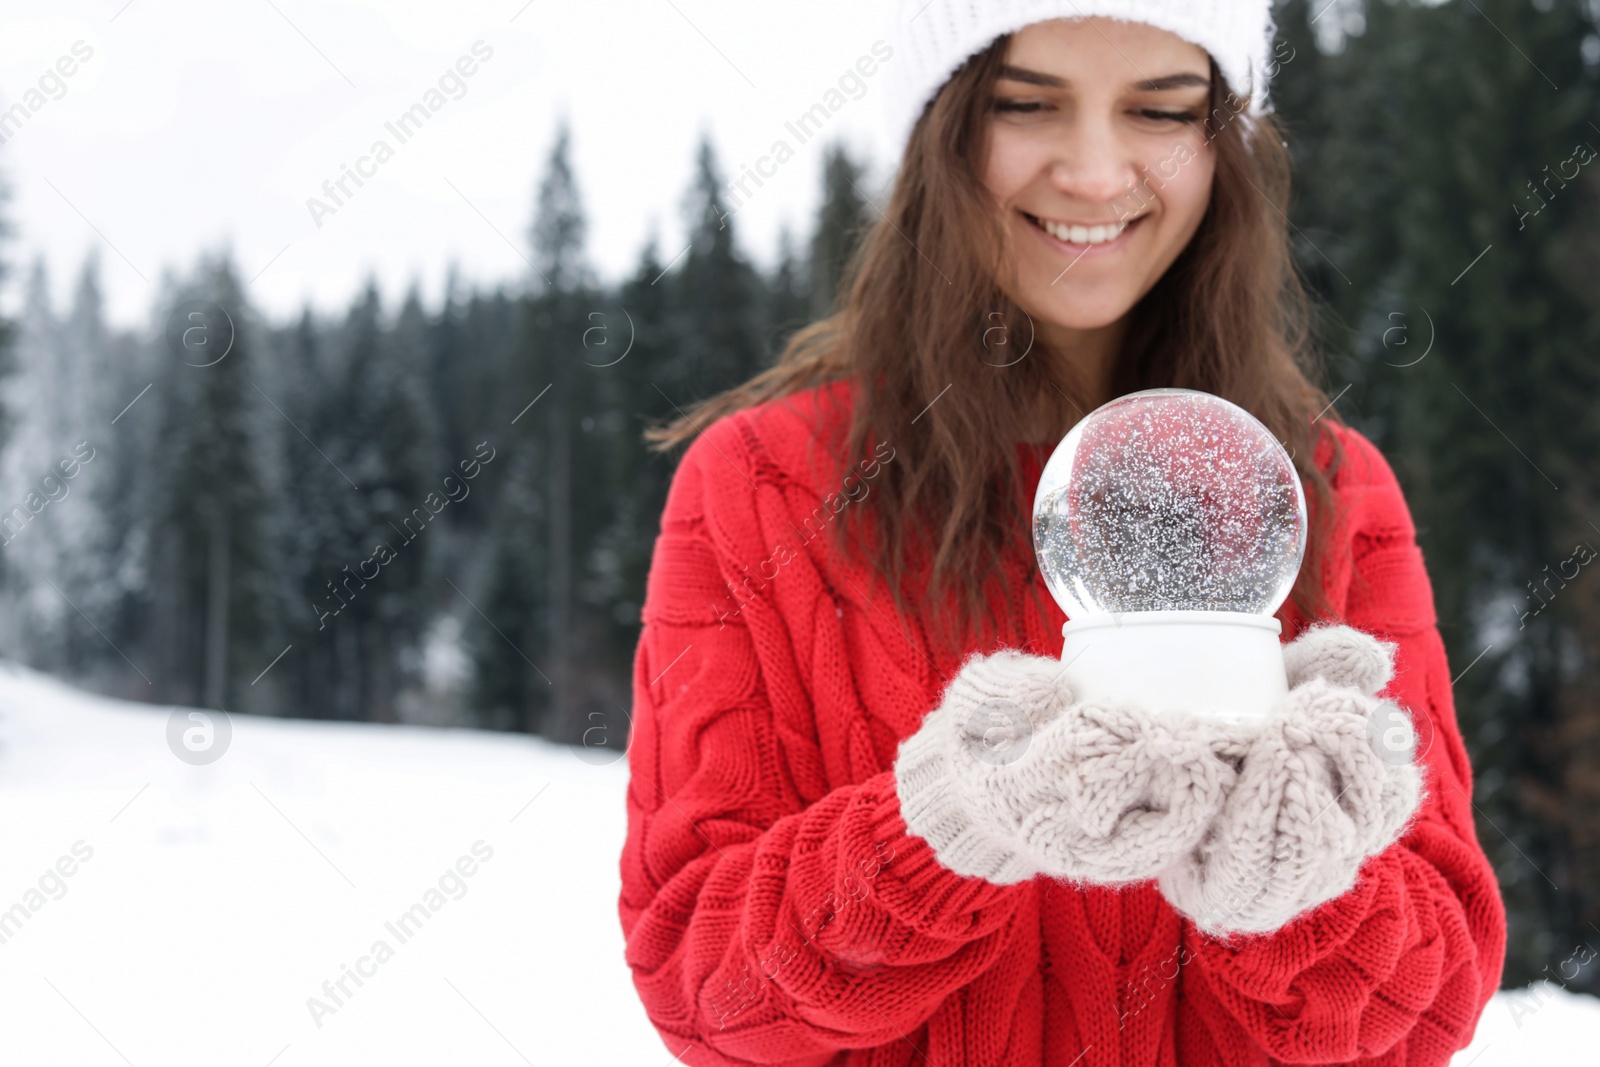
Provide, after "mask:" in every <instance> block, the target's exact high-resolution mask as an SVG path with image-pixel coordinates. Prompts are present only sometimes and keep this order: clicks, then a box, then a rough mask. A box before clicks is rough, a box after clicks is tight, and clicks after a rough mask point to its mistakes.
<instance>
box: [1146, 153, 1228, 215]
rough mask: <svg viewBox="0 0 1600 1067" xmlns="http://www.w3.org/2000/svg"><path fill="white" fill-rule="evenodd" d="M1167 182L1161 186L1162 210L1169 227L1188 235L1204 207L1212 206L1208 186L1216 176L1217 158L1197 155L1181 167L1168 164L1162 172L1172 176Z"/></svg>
mask: <svg viewBox="0 0 1600 1067" xmlns="http://www.w3.org/2000/svg"><path fill="white" fill-rule="evenodd" d="M1174 169H1176V171H1177V173H1175V174H1173V176H1172V178H1171V180H1170V181H1167V182H1165V183H1164V184H1163V186H1162V188H1161V191H1160V194H1159V195H1160V197H1161V207H1162V210H1163V212H1164V213H1165V214H1166V215H1167V217H1168V220H1169V226H1170V227H1171V229H1172V230H1173V231H1175V232H1178V233H1182V234H1185V235H1187V234H1191V233H1193V232H1194V231H1195V229H1196V228H1197V227H1198V226H1199V225H1200V220H1201V219H1202V218H1203V217H1204V216H1205V213H1206V208H1207V207H1208V206H1209V205H1210V203H1211V183H1212V180H1213V179H1214V177H1215V176H1216V170H1217V167H1216V158H1215V157H1214V156H1213V155H1212V154H1211V153H1210V152H1209V151H1207V152H1199V153H1196V154H1195V156H1194V158H1192V159H1190V160H1189V161H1188V162H1187V163H1184V164H1182V165H1181V166H1176V167H1175V166H1174V164H1173V163H1171V162H1169V163H1168V164H1167V166H1166V170H1165V172H1164V173H1172V172H1173V170H1174Z"/></svg>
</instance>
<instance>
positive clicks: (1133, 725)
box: [894, 650, 1234, 885]
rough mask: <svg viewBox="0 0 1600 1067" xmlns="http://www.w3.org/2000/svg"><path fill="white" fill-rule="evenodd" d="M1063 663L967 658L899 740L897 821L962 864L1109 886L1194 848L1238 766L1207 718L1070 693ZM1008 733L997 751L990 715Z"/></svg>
mask: <svg viewBox="0 0 1600 1067" xmlns="http://www.w3.org/2000/svg"><path fill="white" fill-rule="evenodd" d="M1061 673H1062V668H1061V662H1060V660H1057V659H1048V658H1045V657H1043V656H1029V655H1024V654H1022V653H1019V652H1016V651H1012V650H1007V651H1002V652H998V653H995V654H994V655H992V656H983V657H976V658H974V659H972V660H970V661H968V663H967V664H966V665H965V666H964V667H962V669H961V673H959V674H958V675H956V677H955V680H954V681H953V682H951V684H950V687H949V689H947V690H946V691H945V694H944V697H943V699H942V701H941V702H940V704H939V706H938V708H936V709H935V710H934V711H933V712H932V713H930V714H929V716H928V717H927V719H925V720H924V721H923V724H922V726H921V728H920V729H918V731H917V732H916V733H915V734H913V735H912V736H911V737H909V738H907V739H906V740H905V741H904V742H903V743H902V744H901V746H900V752H899V756H898V758H897V759H896V761H895V766H894V770H895V779H896V782H897V785H898V790H899V796H900V810H901V813H902V815H903V816H904V817H905V821H906V825H907V827H908V828H909V829H910V831H911V832H912V833H914V834H916V835H917V836H918V837H922V838H924V839H926V840H927V841H928V843H929V844H931V845H932V846H933V849H934V852H935V853H936V854H937V855H938V857H939V860H940V862H941V863H942V864H944V866H946V867H949V868H950V869H951V870H953V871H955V872H956V873H958V874H966V875H973V876H977V877H982V878H987V879H989V880H990V881H992V882H999V883H1009V882H1016V881H1021V880H1023V879H1025V878H1031V877H1033V876H1034V875H1037V874H1048V875H1051V876H1052V877H1056V878H1062V879H1069V880H1072V881H1080V882H1098V883H1102V884H1106V885H1118V884H1122V883H1126V882H1137V881H1142V880H1144V879H1148V878H1152V877H1154V876H1155V875H1156V874H1157V873H1158V872H1160V871H1162V870H1163V869H1165V868H1167V867H1169V866H1171V865H1172V864H1174V863H1176V862H1177V861H1178V860H1179V859H1180V858H1181V857H1182V856H1184V855H1185V854H1186V853H1188V852H1191V851H1192V850H1194V849H1195V848H1196V847H1197V846H1198V845H1199V844H1200V840H1201V835H1202V834H1204V833H1205V831H1206V828H1207V825H1208V824H1209V823H1210V822H1211V821H1212V819H1213V818H1214V817H1215V816H1216V815H1217V813H1218V809H1219V808H1220V806H1221V802H1222V799H1223V795H1224V790H1225V788H1226V786H1227V785H1228V784H1230V783H1231V781H1232V779H1233V777H1234V772H1233V769H1232V767H1230V766H1228V765H1227V764H1226V763H1224V762H1223V761H1222V760H1219V759H1218V758H1217V757H1216V755H1215V754H1214V753H1213V748H1214V746H1215V737H1214V734H1213V732H1212V731H1211V730H1210V724H1209V723H1207V722H1205V721H1203V720H1197V719H1191V720H1179V719H1170V720H1169V719H1166V718H1156V717H1152V716H1149V715H1146V714H1144V713H1142V712H1140V711H1138V710H1137V709H1131V708H1129V709H1124V708H1116V709H1110V708H1104V707H1100V706H1097V705H1084V704H1076V703H1073V701H1072V695H1071V693H1070V691H1069V690H1068V688H1067V685H1066V684H1065V682H1063V681H1061V680H1060V679H1061ZM990 724H993V725H992V726H990V729H991V730H993V729H1000V730H1002V731H1003V732H1004V733H1005V734H1006V735H1007V737H1006V740H1007V741H1008V742H1009V744H1008V746H1007V748H1006V749H1005V750H1002V751H1000V752H998V753H995V754H992V755H991V754H990V749H989V748H987V747H986V745H985V742H986V741H987V740H989V739H988V738H987V737H986V734H988V733H989V731H988V730H983V729H980V728H979V727H983V726H986V725H990Z"/></svg>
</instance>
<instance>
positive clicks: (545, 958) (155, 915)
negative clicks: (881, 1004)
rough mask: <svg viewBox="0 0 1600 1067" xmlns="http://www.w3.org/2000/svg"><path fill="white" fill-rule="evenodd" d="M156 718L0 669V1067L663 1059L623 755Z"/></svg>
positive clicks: (1529, 998) (1594, 1005)
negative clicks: (174, 742) (640, 993)
mask: <svg viewBox="0 0 1600 1067" xmlns="http://www.w3.org/2000/svg"><path fill="white" fill-rule="evenodd" d="M174 710H175V709H170V708H153V707H150V706H148V705H141V704H129V703H124V702H120V701H114V700H107V699H103V698H100V697H95V696H91V695H88V694H85V693H82V692H80V691H78V690H75V689H72V688H70V687H68V686H66V685H63V684H61V683H59V682H56V681H54V680H52V679H49V678H46V677H44V676H42V675H38V674H35V673H33V672H30V671H25V670H21V669H17V668H13V667H9V666H3V665H0V827H3V833H0V938H3V941H0V1004H4V1005H5V1010H4V1014H3V1020H4V1021H3V1023H0V1063H4V1064H7V1065H10V1064H17V1065H19V1067H46V1065H57V1064H59V1065H62V1067H67V1065H70V1067H95V1065H99V1064H104V1065H107V1067H112V1065H116V1064H127V1065H131V1067H146V1065H151V1067H154V1065H188V1064H195V1065H205V1067H211V1065H220V1064H238V1065H243V1067H267V1065H269V1064H271V1065H274V1067H299V1065H303V1064H341V1065H342V1064H372V1065H382V1067H399V1065H405V1064H428V1065H433V1064H465V1063H473V1064H478V1063H482V1064H515V1063H521V1062H528V1063H538V1064H580V1063H581V1064H600V1065H612V1064H616V1065H624V1064H625V1065H629V1067H668V1065H670V1064H671V1063H673V1062H674V1061H673V1057H672V1055H671V1053H672V1051H674V1050H669V1049H667V1048H666V1046H664V1045H663V1044H662V1042H661V1041H660V1039H659V1038H658V1037H657V1036H656V1033H655V1031H654V1030H653V1029H652V1028H651V1026H650V1024H649V1022H648V1020H647V1019H646V1018H645V1015H644V1012H643V1010H642V1009H641V1008H640V1006H639V1004H638V1001H637V999H636V998H635V996H634V993H633V987H632V985H631V983H630V982H629V979H628V973H627V969H626V967H625V966H624V964H623V960H622V934H621V929H620V927H619V925H618V921H617V913H616V899H617V889H618V882H617V878H618V875H617V861H618V856H619V853H620V850H621V843H622V835H623V829H624V808H623V790H624V788H625V785H626V782H627V768H626V764H625V762H624V761H620V760H618V761H613V762H611V763H608V764H597V763H591V762H586V761H585V760H583V759H580V758H578V756H577V755H576V754H575V753H574V752H573V751H571V750H568V749H564V748H560V747H557V746H553V745H548V744H544V743H541V742H538V741H535V740H531V739H528V738H520V737H508V736H503V735H489V734H480V733H473V732H469V731H455V730H436V729H430V728H424V727H408V726H399V727H392V726H391V727H384V726H365V725H335V724H323V723H309V722H298V721H293V720H277V719H270V720H264V719H257V718H249V717H245V716H236V717H234V718H232V719H231V721H230V725H231V727H232V737H231V740H230V741H229V743H228V748H227V750H226V751H225V752H224V753H223V755H222V756H221V757H220V758H218V759H216V760H215V761H214V762H212V763H209V764H205V765H193V764H190V763H187V762H184V761H182V760H180V759H178V758H177V757H176V756H175V755H174V754H173V751H172V749H170V748H169V747H168V742H167V736H168V727H169V721H170V720H171V718H172V714H173V711H174ZM196 728H198V727H197V724H195V723H192V722H190V721H189V720H188V719H187V709H185V710H184V711H182V712H179V714H178V722H177V725H176V728H175V730H176V733H177V734H178V735H180V737H181V734H182V732H183V731H184V730H188V729H196ZM181 747H182V743H181V740H180V748H181ZM14 905H21V908H20V910H19V909H17V908H14ZM414 905H421V907H420V908H419V909H418V910H417V911H415V912H412V910H411V909H413V906H414ZM408 912H409V913H411V914H413V916H415V917H413V918H412V919H411V920H410V922H409V923H408V924H407V925H404V926H402V925H401V920H402V916H405V915H407V914H408ZM24 913H25V917H23V916H24ZM423 914H426V916H427V917H426V919H423V918H421V917H420V916H421V915H423ZM8 915H9V916H10V918H9V919H8V918H7V916H8ZM386 924H387V925H386ZM391 927H393V929H391ZM380 941H381V942H384V943H385V945H386V946H387V951H380V952H378V953H374V951H373V950H374V948H375V947H376V946H377V943H378V942H380ZM347 968H348V971H347ZM356 972H360V973H359V974H358V975H357V977H359V982H358V981H357V977H351V976H350V975H351V974H355V973H356ZM341 979H342V980H343V982H342V985H343V988H342V990H341V988H340V984H341ZM325 983H327V986H326V987H325ZM313 998H315V1003H312V1000H313ZM318 1005H320V1006H318ZM1596 1045H1600V1001H1596V1000H1594V999H1593V998H1588V997H1579V996H1573V995H1570V994H1568V993H1566V992H1565V991H1563V990H1561V989H1559V988H1557V987H1541V988H1538V989H1534V990H1530V991H1524V992H1519V993H1514V994H1502V995H1501V996H1499V997H1498V998H1497V999H1496V1002H1495V1003H1493V1004H1491V1005H1490V1007H1489V1010H1488V1012H1487V1013H1486V1015H1485V1017H1484V1019H1483V1021H1482V1023H1481V1024H1480V1025H1479V1029H1478V1037H1477V1040H1476V1041H1475V1042H1474V1044H1473V1045H1472V1047H1471V1048H1469V1049H1467V1050H1465V1051H1464V1052H1462V1053H1461V1054H1460V1055H1459V1056H1457V1058H1456V1061H1455V1063H1456V1064H1457V1065H1460V1067H1465V1065H1467V1064H1471V1065H1473V1067H1501V1065H1512V1064H1518V1065H1520V1064H1525V1063H1529V1062H1540V1061H1543V1062H1551V1063H1556V1062H1559V1063H1580V1062H1592V1057H1593V1055H1594V1048H1595V1047H1596Z"/></svg>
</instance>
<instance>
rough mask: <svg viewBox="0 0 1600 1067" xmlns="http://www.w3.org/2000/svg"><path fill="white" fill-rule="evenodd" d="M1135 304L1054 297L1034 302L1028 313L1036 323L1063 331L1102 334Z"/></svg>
mask: <svg viewBox="0 0 1600 1067" xmlns="http://www.w3.org/2000/svg"><path fill="white" fill-rule="evenodd" d="M1133 304H1134V302H1133V301H1132V300H1128V299H1125V298H1121V297H1111V296H1107V297H1105V298H1100V299H1093V298H1091V299H1080V298H1076V297H1073V296H1071V295H1068V294H1062V293H1051V294H1050V298H1049V299H1044V300H1040V299H1037V298H1035V299H1031V300H1029V302H1028V306H1027V307H1026V308H1025V310H1026V311H1027V312H1028V314H1029V315H1031V316H1033V318H1034V319H1035V320H1036V321H1039V322H1048V323H1050V324H1051V325H1053V326H1056V327H1059V328H1060V329H1064V330H1099V329H1103V328H1104V327H1107V326H1110V325H1111V324H1112V323H1114V322H1116V321H1117V320H1118V319H1120V318H1122V317H1123V316H1124V315H1126V314H1127V313H1128V311H1129V310H1130V309H1131V308H1132V307H1133Z"/></svg>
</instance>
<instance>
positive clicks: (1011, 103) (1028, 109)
mask: <svg viewBox="0 0 1600 1067" xmlns="http://www.w3.org/2000/svg"><path fill="white" fill-rule="evenodd" d="M1042 107H1044V105H1043V104H1041V103H1040V102H1039V101H1037V100H1007V99H1004V98H1001V99H997V100H996V101H995V102H994V109H995V110H996V111H1011V112H1017V113H1020V114H1032V113H1033V112H1035V111H1038V110H1039V109H1040V108H1042Z"/></svg>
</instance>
